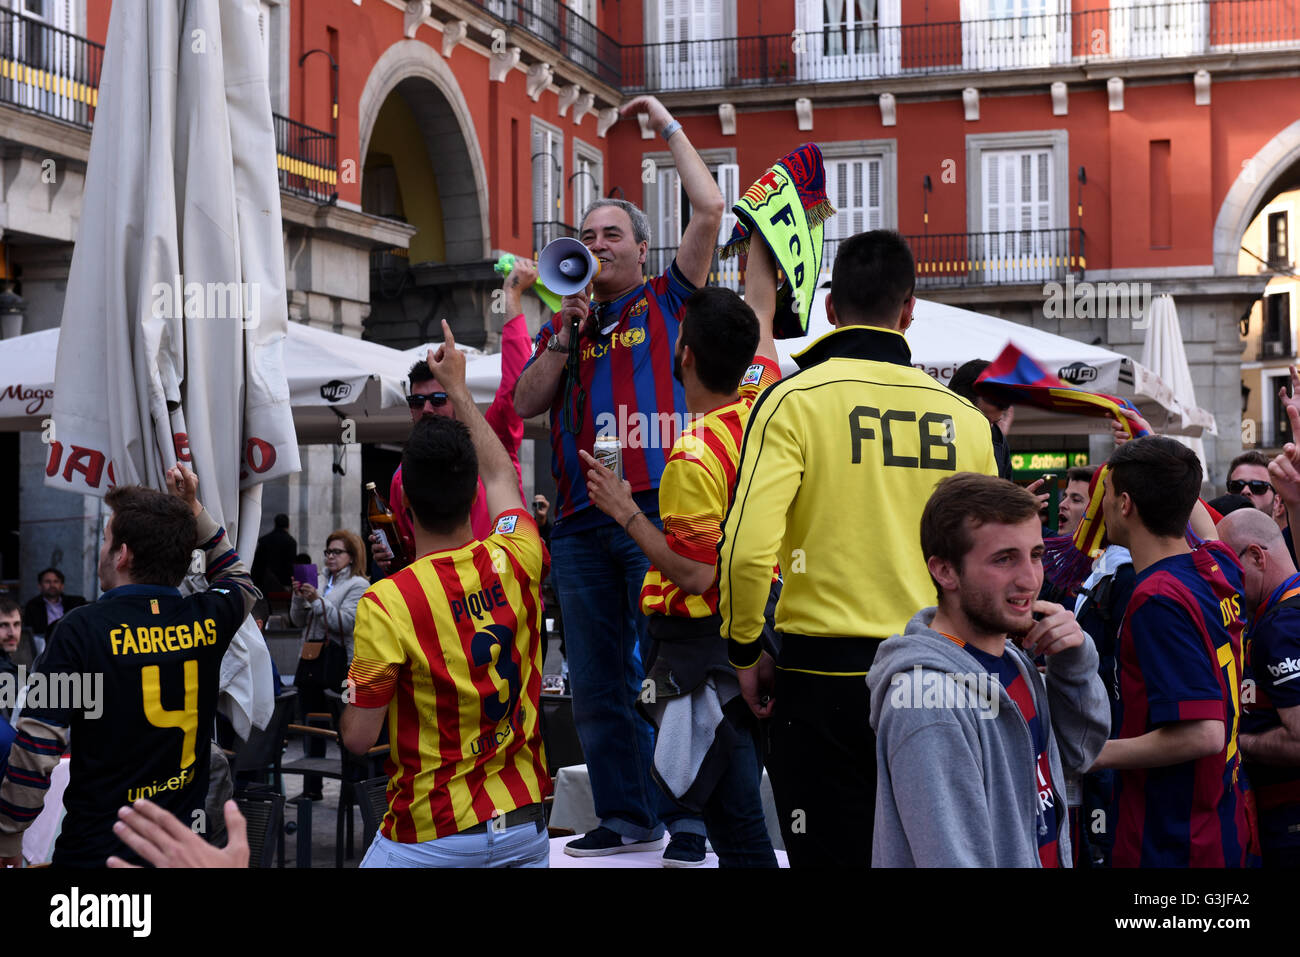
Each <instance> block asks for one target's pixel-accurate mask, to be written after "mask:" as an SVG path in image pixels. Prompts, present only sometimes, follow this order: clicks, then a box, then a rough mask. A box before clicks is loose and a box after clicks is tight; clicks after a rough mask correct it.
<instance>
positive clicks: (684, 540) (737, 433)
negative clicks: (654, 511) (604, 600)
mask: <svg viewBox="0 0 1300 957" xmlns="http://www.w3.org/2000/svg"><path fill="white" fill-rule="evenodd" d="M780 378H781V368H780V366H778V365H777V364H776V363H775V362H773V361H772V360H771V359H767V358H764V357H762V356H755V357H754V364H753V365H751V366H750V367H749V370H748V371H747V372H746V373H745V375H744V377H743V378H742V379H741V380H740V389H739V390H738V391H739V396H740V397H739V398H738V399H737V400H736V401H735V402H730V403H728V404H727V405H724V406H721V407H720V408H717V409H714V410H713V411H712V412H708V413H706V414H705V415H703V416H701V417H700V418H699V419H697V420H696V421H695V422H694V423H693V424H692V425H691V426H690V427H689V428H687V429H685V430H684V431H683V432H682V434H681V435H680V436H679V437H678V439H677V442H676V443H675V444H674V445H673V450H672V452H671V453H670V454H669V456H668V464H667V465H666V466H665V467H664V474H663V478H662V479H660V481H659V515H660V517H661V518H662V519H663V523H664V537H665V538H667V539H668V547H669V548H671V549H672V550H673V551H674V552H676V553H677V554H678V555H681V556H682V557H683V558H689V559H691V560H692V561H696V562H704V563H706V564H709V565H715V566H716V565H717V563H718V539H719V538H721V537H722V520H723V519H724V518H725V517H726V515H727V508H728V506H729V505H730V504H731V496H732V493H733V492H734V491H735V487H736V468H737V465H738V463H739V462H740V443H741V438H742V437H743V435H744V433H745V422H746V421H747V420H748V419H749V412H750V410H751V409H752V408H753V407H754V402H755V400H756V399H757V398H758V397H759V395H760V394H761V393H762V392H763V390H764V389H766V388H767V387H768V386H770V385H771V384H772V383H773V382H776V381H777V380H778V379H780ZM641 611H642V612H643V613H645V614H647V615H673V616H675V617H678V618H709V617H711V616H713V615H716V614H717V613H718V579H717V576H716V575H715V576H714V578H713V584H711V585H710V586H709V588H708V590H707V591H706V592H704V594H702V595H692V594H690V593H689V592H685V591H683V590H682V589H680V588H678V587H677V586H676V585H675V584H673V581H672V579H670V578H668V576H666V575H664V574H662V573H661V572H660V571H659V569H657V568H655V567H654V566H653V565H652V566H650V570H649V571H648V572H646V576H645V581H644V582H642V584H641Z"/></svg>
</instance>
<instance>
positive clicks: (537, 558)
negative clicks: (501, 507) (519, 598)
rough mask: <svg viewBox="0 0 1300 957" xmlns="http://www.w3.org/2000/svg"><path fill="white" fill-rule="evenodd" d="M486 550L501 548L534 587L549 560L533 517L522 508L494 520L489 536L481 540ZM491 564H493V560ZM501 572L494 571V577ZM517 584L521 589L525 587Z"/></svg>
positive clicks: (543, 575)
mask: <svg viewBox="0 0 1300 957" xmlns="http://www.w3.org/2000/svg"><path fill="white" fill-rule="evenodd" d="M484 544H486V545H487V546H488V549H489V550H493V549H497V548H502V549H505V550H506V551H507V552H509V553H510V554H511V555H512V556H513V557H514V559H515V561H517V562H518V563H519V566H520V567H521V568H522V569H523V570H524V574H526V575H527V576H528V580H529V581H530V582H531V583H532V584H533V585H535V586H539V585H540V584H541V581H542V578H543V577H545V570H546V566H547V565H548V564H549V561H550V559H549V556H547V554H546V549H545V548H544V547H543V545H542V535H541V532H539V531H538V530H537V523H536V522H535V521H534V520H533V517H532V516H531V515H529V514H528V512H526V511H525V510H524V509H522V508H512V509H510V510H509V511H506V512H502V513H501V514H500V515H498V516H497V520H496V523H495V524H494V525H493V527H492V534H491V535H489V536H488V537H487V538H486V539H484ZM493 564H494V565H495V564H496V559H495V557H494V559H493ZM502 571H504V569H502V568H497V574H500V573H501V572H502ZM524 584H525V583H523V582H520V587H524Z"/></svg>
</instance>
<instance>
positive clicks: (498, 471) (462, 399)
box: [428, 319, 524, 517]
mask: <svg viewBox="0 0 1300 957" xmlns="http://www.w3.org/2000/svg"><path fill="white" fill-rule="evenodd" d="M442 335H443V343H442V345H440V346H439V347H438V350H437V352H434V351H433V350H432V349H430V350H429V360H428V361H429V368H430V369H432V370H433V374H434V375H435V376H436V377H437V379H438V381H439V382H440V383H441V384H442V387H443V388H444V389H446V390H447V398H449V399H451V403H452V406H453V407H454V408H455V409H456V418H457V419H459V420H460V421H461V422H463V423H465V425H466V426H468V428H469V434H470V438H471V440H472V441H473V442H474V453H475V454H476V455H477V456H478V474H479V479H480V480H481V481H482V482H483V491H484V492H485V493H486V495H487V507H488V514H489V515H491V516H493V517H495V516H497V515H499V514H501V513H502V512H504V511H507V510H509V509H512V508H523V504H524V503H523V499H521V498H520V496H519V476H518V474H517V473H516V472H515V467H514V465H513V464H512V463H511V461H510V456H509V455H507V454H506V450H505V448H504V447H502V445H501V440H500V439H498V438H497V436H496V433H495V432H493V431H492V426H490V425H488V424H487V420H486V419H484V418H483V413H482V412H480V411H479V410H478V406H476V405H475V404H474V397H473V396H472V395H471V394H470V391H469V386H467V385H466V384H465V356H464V355H462V354H461V352H460V350H459V349H457V348H456V339H455V337H454V336H453V335H452V334H451V326H449V325H447V320H446V319H444V320H443V321H442Z"/></svg>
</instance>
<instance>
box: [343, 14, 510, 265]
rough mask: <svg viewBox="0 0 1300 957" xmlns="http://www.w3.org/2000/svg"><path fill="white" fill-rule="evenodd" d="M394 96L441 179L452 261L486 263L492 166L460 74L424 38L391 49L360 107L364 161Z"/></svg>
mask: <svg viewBox="0 0 1300 957" xmlns="http://www.w3.org/2000/svg"><path fill="white" fill-rule="evenodd" d="M430 85H432V87H433V90H432V91H430V89H429V87H430ZM429 92H436V94H437V95H434V96H429V95H427V94H428V93H429ZM393 94H397V95H399V96H401V97H402V98H403V99H404V100H405V101H406V103H407V105H408V106H409V107H410V108H411V111H412V112H413V113H414V114H415V118H416V122H417V123H418V124H419V127H420V130H421V131H422V134H423V136H424V140H425V146H426V148H427V150H428V154H429V158H430V162H431V164H432V166H433V171H434V175H435V176H436V177H437V179H438V185H439V195H440V197H441V200H442V209H443V227H444V230H445V232H446V235H447V243H446V251H447V261H448V262H453V263H454V262H472V261H478V260H483V259H486V258H487V257H488V255H489V253H490V250H491V232H490V228H489V226H488V202H487V197H488V192H487V177H486V168H485V166H484V162H483V153H482V150H481V149H480V148H479V139H478V133H477V131H476V130H475V128H474V119H473V117H472V115H471V114H470V110H469V106H468V104H467V103H466V102H465V98H464V96H463V95H462V94H461V91H460V84H459V83H458V82H457V80H456V76H455V74H454V73H452V71H451V68H450V67H449V66H447V64H446V62H444V61H443V59H442V57H441V56H439V55H438V53H437V51H435V50H434V49H433V48H432V47H430V46H428V45H427V44H425V43H422V42H420V41H419V40H402V41H399V42H398V43H395V44H393V45H392V46H391V47H389V48H388V49H387V50H385V51H384V54H383V55H382V56H381V57H380V58H379V59H378V60H377V61H376V62H375V65H374V67H373V68H372V69H371V71H370V75H369V76H368V77H367V78H366V85H365V88H364V89H363V90H362V92H361V99H360V103H359V106H358V111H359V115H360V117H361V123H360V130H359V133H360V140H359V145H360V150H359V156H361V157H362V159H363V162H364V157H365V156H366V155H367V152H368V150H369V147H370V137H371V134H372V132H373V131H374V125H375V121H376V119H377V118H378V116H379V110H380V108H381V107H382V106H383V104H384V102H385V100H387V99H388V97H389V96H390V95H393ZM364 175H365V174H364V171H362V176H364Z"/></svg>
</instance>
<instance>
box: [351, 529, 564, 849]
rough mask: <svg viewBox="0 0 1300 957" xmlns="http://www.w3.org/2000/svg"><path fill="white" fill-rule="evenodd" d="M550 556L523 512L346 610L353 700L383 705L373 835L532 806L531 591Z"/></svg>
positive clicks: (536, 605) (536, 751) (542, 789)
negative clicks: (379, 802) (352, 644)
mask: <svg viewBox="0 0 1300 957" xmlns="http://www.w3.org/2000/svg"><path fill="white" fill-rule="evenodd" d="M548 562H549V559H548V557H547V555H546V551H545V548H544V547H543V545H542V540H541V537H540V535H539V534H538V531H537V525H536V523H535V522H534V521H533V519H532V518H531V517H530V516H529V515H528V513H527V512H526V511H524V510H523V509H513V510H511V511H508V512H503V513H502V514H501V515H499V516H498V517H497V520H496V523H495V526H494V530H493V533H492V534H491V535H489V536H488V537H487V538H486V539H485V540H483V541H477V540H476V541H472V542H470V543H469V544H467V545H462V546H461V547H460V548H454V549H448V550H446V551H440V552H432V553H430V554H428V555H424V556H422V557H421V558H419V559H417V560H416V561H415V562H414V563H413V564H411V565H409V566H407V567H406V568H404V569H402V570H401V571H400V572H398V573H397V574H395V575H393V576H391V577H390V578H386V579H384V580H383V581H378V582H376V583H375V584H373V585H371V586H370V589H369V590H368V591H367V592H366V593H365V594H364V595H363V596H362V598H361V602H360V603H359V604H358V605H357V620H356V627H355V629H354V632H353V634H354V637H355V641H356V652H355V655H354V656H353V659H352V669H351V672H350V678H351V681H352V684H353V689H354V695H355V697H354V699H353V701H354V703H355V704H356V705H357V706H358V707H362V708H380V707H384V706H387V708H388V736H389V742H390V746H391V749H392V750H391V752H390V757H389V761H388V765H387V768H386V770H387V771H388V775H389V781H388V813H387V814H385V815H384V821H383V824H382V825H381V828H380V830H381V833H383V835H384V836H385V837H387V838H388V839H389V840H392V841H397V842H398V843H402V844H414V843H419V842H422V841H429V840H433V839H435V838H440V837H446V836H448V835H449V834H456V833H459V832H460V831H463V830H465V829H467V828H470V827H473V826H474V825H476V824H479V823H482V822H483V821H487V820H489V819H491V818H492V817H493V816H494V815H495V814H497V813H505V812H507V811H512V810H514V809H516V808H520V807H526V806H527V805H529V804H535V803H536V802H538V801H541V800H542V799H543V798H544V797H545V796H546V794H548V793H549V792H550V789H551V779H550V776H549V775H548V773H547V771H546V762H545V758H544V757H543V754H542V733H541V724H540V722H539V713H540V710H541V705H540V698H541V690H542V643H541V637H540V635H541V608H542V605H541V601H540V600H539V597H538V585H539V583H540V581H541V579H542V577H543V575H544V574H545V566H546V564H548Z"/></svg>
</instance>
